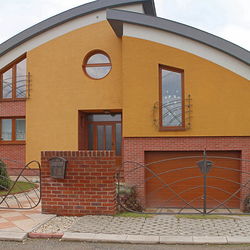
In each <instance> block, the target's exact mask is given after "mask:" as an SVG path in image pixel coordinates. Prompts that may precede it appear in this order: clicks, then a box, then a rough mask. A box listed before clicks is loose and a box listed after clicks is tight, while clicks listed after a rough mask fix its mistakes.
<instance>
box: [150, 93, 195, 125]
mask: <svg viewBox="0 0 250 250" xmlns="http://www.w3.org/2000/svg"><path fill="white" fill-rule="evenodd" d="M191 100H192V99H191V96H190V95H189V96H188V98H187V99H184V100H183V99H175V100H171V101H166V102H164V103H161V102H156V103H155V104H154V108H153V120H154V125H155V126H156V127H157V128H162V127H164V130H168V127H176V129H177V128H178V127H182V126H184V128H185V129H190V126H191V123H190V120H191V118H192V116H191V113H192V109H191V107H192V104H191ZM176 124H178V125H176ZM171 130H172V129H171Z"/></svg>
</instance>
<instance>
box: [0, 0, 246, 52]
mask: <svg viewBox="0 0 250 250" xmlns="http://www.w3.org/2000/svg"><path fill="white" fill-rule="evenodd" d="M88 2H91V0H89V1H88V0H0V44H1V43H2V42H4V41H6V40H7V39H9V38H11V37H12V36H14V35H16V34H17V33H19V32H21V31H22V30H24V29H27V28H29V27H30V26H32V25H34V24H36V23H38V22H41V21H43V20H45V19H47V18H49V17H51V16H53V15H56V14H58V13H61V12H63V11H65V10H68V9H71V8H73V7H76V6H79V5H81V4H84V3H88ZM155 5H156V12H157V16H158V17H163V18H166V19H170V20H173V21H177V22H180V23H183V24H187V25H190V26H193V27H195V28H198V29H201V30H204V31H207V32H209V33H212V34H214V35H217V36H219V37H222V38H224V39H226V40H228V41H231V42H233V43H235V44H237V45H239V46H241V47H243V48H245V49H247V50H249V51H250V0H155Z"/></svg>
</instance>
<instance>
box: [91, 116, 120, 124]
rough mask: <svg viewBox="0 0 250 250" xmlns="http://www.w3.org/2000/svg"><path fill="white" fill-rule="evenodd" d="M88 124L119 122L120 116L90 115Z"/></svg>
mask: <svg viewBox="0 0 250 250" xmlns="http://www.w3.org/2000/svg"><path fill="white" fill-rule="evenodd" d="M88 121H89V122H115V121H121V114H90V115H88Z"/></svg>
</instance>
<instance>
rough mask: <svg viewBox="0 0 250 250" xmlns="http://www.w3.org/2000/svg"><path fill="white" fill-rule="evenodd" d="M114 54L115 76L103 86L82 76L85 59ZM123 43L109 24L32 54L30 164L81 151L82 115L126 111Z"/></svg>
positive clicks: (72, 34)
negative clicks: (51, 153)
mask: <svg viewBox="0 0 250 250" xmlns="http://www.w3.org/2000/svg"><path fill="white" fill-rule="evenodd" d="M95 49H99V50H103V51H105V52H106V53H108V54H109V56H110V58H111V62H112V70H111V72H110V74H109V75H108V77H106V78H104V79H102V80H93V79H90V78H88V77H87V76H86V75H85V74H84V73H83V70H82V62H83V59H84V57H85V55H86V54H88V53H89V52H90V51H92V50H95ZM121 59H122V58H121V39H119V38H117V36H116V35H115V33H114V31H113V30H112V29H111V27H110V25H109V24H108V22H107V21H104V22H100V23H97V24H92V25H89V26H86V27H83V28H80V29H78V30H75V31H72V32H70V33H68V34H65V35H63V36H61V37H58V38H56V39H54V40H52V41H50V42H47V43H45V44H43V45H41V46H39V47H37V48H35V49H33V50H31V51H29V52H28V53H27V70H28V71H29V72H30V74H31V75H32V81H31V92H30V99H28V100H27V103H26V104H27V105H26V114H27V117H26V119H27V125H26V127H27V139H26V142H27V144H26V160H27V161H29V160H33V159H40V152H41V151H43V150H78V110H87V109H88V110H91V109H121V108H122V93H121V70H122V68H121V61H122V60H121Z"/></svg>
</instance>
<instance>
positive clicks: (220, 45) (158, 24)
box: [107, 9, 250, 65]
mask: <svg viewBox="0 0 250 250" xmlns="http://www.w3.org/2000/svg"><path fill="white" fill-rule="evenodd" d="M107 20H108V22H109V23H110V25H111V27H112V28H113V30H114V32H115V33H116V35H117V36H118V37H122V35H123V30H122V29H123V25H122V24H123V23H130V24H135V25H141V26H145V27H149V28H154V29H159V30H163V31H167V32H170V33H173V34H176V35H180V36H183V37H186V38H189V39H192V40H194V41H197V42H200V43H203V44H205V45H208V46H210V47H213V48H215V49H217V50H219V51H221V52H224V53H226V54H228V55H230V56H232V57H234V58H236V59H238V60H240V61H241V62H243V63H245V64H247V65H250V52H249V51H248V50H246V49H244V48H242V47H240V46H238V45H236V44H234V43H232V42H229V41H227V40H225V39H223V38H220V37H218V36H215V35H213V34H210V33H208V32H205V31H202V30H199V29H197V28H194V27H191V26H188V25H185V24H181V23H177V22H174V21H171V20H167V19H163V18H159V17H153V16H148V15H142V14H139V13H134V12H129V13H124V11H121V10H112V9H108V10H107Z"/></svg>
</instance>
